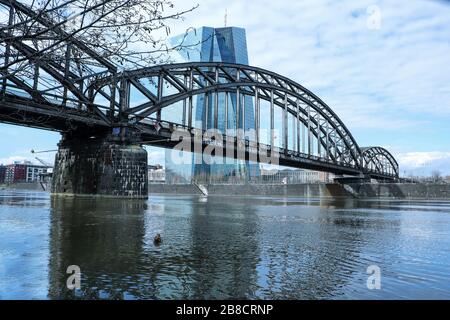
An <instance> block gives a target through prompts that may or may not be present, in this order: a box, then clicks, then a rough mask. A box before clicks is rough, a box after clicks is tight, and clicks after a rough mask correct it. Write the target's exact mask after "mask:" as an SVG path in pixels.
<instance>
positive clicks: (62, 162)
mask: <svg viewBox="0 0 450 320" xmlns="http://www.w3.org/2000/svg"><path fill="white" fill-rule="evenodd" d="M126 130H127V128H121V129H117V133H116V134H114V133H109V132H108V133H104V132H103V133H95V134H86V133H81V132H71V133H66V134H63V137H62V139H61V141H60V142H59V144H58V152H57V154H56V157H55V166H54V172H53V181H52V188H51V192H52V194H53V195H67V196H111V197H123V198H138V199H147V198H148V175H147V170H148V169H147V151H146V150H145V149H144V148H143V147H142V146H141V145H139V143H138V142H137V140H135V141H133V134H132V133H131V132H130V133H127V131H126ZM114 131H115V130H113V132H114Z"/></svg>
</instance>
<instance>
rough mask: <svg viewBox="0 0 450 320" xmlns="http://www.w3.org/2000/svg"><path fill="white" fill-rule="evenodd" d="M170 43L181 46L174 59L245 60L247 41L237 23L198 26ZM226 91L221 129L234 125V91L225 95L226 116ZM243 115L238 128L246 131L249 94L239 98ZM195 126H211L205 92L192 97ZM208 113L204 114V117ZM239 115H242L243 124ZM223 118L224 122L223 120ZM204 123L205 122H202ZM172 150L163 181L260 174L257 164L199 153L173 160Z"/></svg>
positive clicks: (251, 116) (250, 123) (250, 114)
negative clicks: (211, 158) (186, 159)
mask: <svg viewBox="0 0 450 320" xmlns="http://www.w3.org/2000/svg"><path fill="white" fill-rule="evenodd" d="M169 42H170V45H171V46H172V47H176V46H180V47H181V50H178V51H175V52H174V53H173V54H172V58H173V60H174V62H187V61H192V62H197V61H199V62H229V63H239V64H248V63H249V62H248V53H247V41H246V36H245V29H243V28H237V27H225V28H211V27H201V28H198V29H195V30H192V31H190V32H188V33H187V34H183V35H180V36H176V37H173V38H171V39H170V40H169ZM225 99H226V97H225V95H224V94H219V97H218V106H219V107H218V114H217V118H218V127H219V128H218V129H219V130H220V131H221V132H222V133H224V132H225V128H227V129H231V130H234V129H235V128H236V95H235V94H230V95H229V96H228V115H227V117H225V107H224V105H225ZM241 103H242V105H243V107H244V109H245V117H240V123H239V126H238V127H239V128H244V129H245V130H246V131H248V130H251V129H254V119H255V118H254V108H253V99H252V97H249V96H245V97H244V98H243V100H242V102H241ZM194 108H195V110H194V113H193V114H194V116H195V119H193V123H194V126H195V127H197V128H204V129H205V128H208V129H210V128H212V127H213V123H214V103H213V99H212V98H211V97H210V98H209V99H208V98H207V97H206V96H205V95H199V96H197V97H195V102H194ZM206 117H207V118H206ZM242 118H245V119H244V121H245V123H244V126H243V123H242ZM225 120H227V121H226V123H225ZM205 123H206V125H205ZM173 152H176V151H173V150H169V149H168V150H166V159H165V162H166V182H167V183H186V182H190V181H192V180H195V181H200V182H212V183H213V182H214V181H217V182H222V181H228V180H233V181H236V180H242V181H245V180H247V179H248V178H250V177H253V176H259V174H260V170H259V164H257V163H250V162H249V161H243V160H235V159H222V158H220V159H219V158H215V159H214V160H215V161H214V163H212V164H207V163H205V161H204V159H203V158H202V155H200V154H192V163H189V164H181V165H180V164H175V163H174V162H173V161H172V159H173V158H172V153H173Z"/></svg>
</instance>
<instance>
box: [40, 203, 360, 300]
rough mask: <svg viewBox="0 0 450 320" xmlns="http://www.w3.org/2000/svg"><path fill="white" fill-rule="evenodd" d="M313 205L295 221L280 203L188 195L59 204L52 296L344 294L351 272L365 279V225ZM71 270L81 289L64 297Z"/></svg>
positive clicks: (51, 273)
mask: <svg viewBox="0 0 450 320" xmlns="http://www.w3.org/2000/svg"><path fill="white" fill-rule="evenodd" d="M297 204H298V203H297ZM311 204H312V206H310V207H307V208H306V209H305V214H302V215H301V216H290V215H289V211H290V210H289V207H290V206H291V205H295V203H291V202H287V203H283V201H281V202H279V201H277V200H274V199H272V200H270V199H265V200H264V199H262V200H261V203H260V204H258V205H255V204H254V203H253V201H250V200H245V199H236V200H233V201H232V203H230V201H229V200H227V199H221V198H214V197H213V198H211V197H210V198H208V199H206V198H202V197H190V196H186V197H176V198H170V197H169V198H156V199H152V203H151V204H150V203H147V202H145V201H140V200H136V201H120V200H111V201H109V200H108V201H105V200H104V199H92V198H91V199H88V198H87V199H73V198H72V199H71V198H54V199H53V200H52V203H51V207H52V213H51V233H50V239H51V242H50V244H51V246H50V247H51V255H50V263H49V266H50V269H49V281H50V286H49V297H50V298H53V299H60V298H82V299H85V298H91V299H92V298H95V299H97V298H108V299H111V298H112V299H116V298H118V299H123V298H128V299H134V298H145V299H165V298H188V299H199V298H200V299H208V298H320V297H333V296H335V295H339V294H340V293H339V291H340V290H341V288H342V287H345V286H346V285H348V281H350V279H351V278H352V274H353V273H356V274H358V273H361V271H362V272H364V271H365V269H364V268H363V267H362V266H360V265H359V264H360V263H361V262H362V261H359V262H358V257H359V256H360V250H361V246H362V245H363V243H364V241H363V235H362V231H363V229H364V228H363V227H364V225H363V224H360V223H359V222H358V221H359V220H358V219H348V217H345V218H344V217H341V218H340V215H339V214H337V215H336V216H332V215H329V214H328V213H327V209H326V207H322V206H318V205H317V204H320V203H314V202H311ZM331 205H332V206H335V205H338V206H345V205H346V204H345V202H341V203H331ZM348 205H349V206H351V205H352V203H348ZM274 208H277V209H276V210H277V213H274ZM317 222H319V223H317ZM342 227H345V228H350V230H351V232H347V231H344V232H342ZM156 233H161V234H162V235H163V243H162V244H161V245H160V246H155V245H154V243H153V236H154V235H155V234H156ZM69 265H78V266H79V267H80V268H81V273H82V286H81V290H75V291H71V290H68V289H66V280H67V278H68V274H66V269H67V267H68V266H69ZM358 266H359V267H360V270H359V269H358V268H356V267H358ZM361 268H362V269H361ZM355 269H356V270H355ZM363 284H364V282H363Z"/></svg>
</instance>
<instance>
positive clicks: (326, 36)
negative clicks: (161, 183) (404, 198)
mask: <svg viewBox="0 0 450 320" xmlns="http://www.w3.org/2000/svg"><path fill="white" fill-rule="evenodd" d="M173 3H174V4H175V8H176V9H178V10H182V9H187V8H188V7H191V6H193V5H196V4H197V3H198V4H199V8H197V9H196V10H195V11H194V12H192V13H188V14H187V15H186V16H185V19H184V21H178V22H177V23H176V24H172V25H171V33H172V35H177V34H180V33H183V32H185V30H186V29H188V28H189V27H201V26H212V27H223V26H224V23H225V21H224V20H225V12H227V25H228V26H238V27H243V28H245V29H246V33H247V45H248V51H249V60H250V65H253V66H257V67H261V68H264V69H268V70H271V71H274V72H276V73H279V74H281V75H284V76H287V77H289V78H291V79H292V80H294V81H296V82H298V83H300V84H301V85H303V86H305V87H306V88H308V89H310V90H311V91H312V92H314V93H315V94H316V95H318V96H319V97H320V98H321V99H322V100H323V101H325V102H326V103H327V104H328V105H329V106H330V107H331V108H332V109H333V110H334V111H335V113H336V114H337V115H338V116H339V117H340V118H341V119H342V121H343V122H344V123H345V124H346V126H347V127H348V128H349V130H350V131H351V132H352V134H353V136H354V137H355V139H356V141H357V142H358V144H359V145H360V146H361V147H364V146H382V147H385V148H387V149H388V150H389V151H391V152H392V153H393V154H394V156H395V157H396V158H397V160H398V162H399V164H400V170H401V174H402V175H405V176H407V175H410V174H414V175H426V174H429V173H430V172H432V171H433V170H439V171H441V172H442V173H443V174H448V175H450V142H449V140H450V129H449V124H450V1H437V0H436V1H434V0H428V1H427V0H396V1H392V0H391V1H373V0H372V1H364V0H345V1H326V0H304V1H292V0H278V1H266V0H248V1H242V0H240V1H239V0H228V1H223V0H200V1H192V2H191V1H189V0H173ZM58 140H59V134H58V133H55V132H48V131H42V130H36V129H29V128H23V127H18V126H10V125H4V124H0V145H1V148H0V163H4V164H6V163H9V162H11V161H12V160H22V159H33V156H32V155H31V153H30V150H31V149H36V150H53V149H56V144H57V142H58ZM148 151H149V163H164V151H163V150H161V149H155V148H149V149H148ZM38 156H39V157H40V158H42V159H44V160H47V161H50V162H53V159H52V157H53V156H54V153H43V154H40V155H38Z"/></svg>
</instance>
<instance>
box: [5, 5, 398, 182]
mask: <svg viewBox="0 0 450 320" xmlns="http://www.w3.org/2000/svg"><path fill="white" fill-rule="evenodd" d="M0 5H1V6H3V8H7V10H8V11H9V21H8V24H6V26H3V27H2V28H0V38H1V51H2V55H1V56H2V58H1V60H0V64H1V67H0V76H2V80H1V81H0V94H1V97H0V98H1V102H0V105H1V107H0V121H3V122H8V123H13V124H19V125H28V126H34V127H38V128H45V129H51V130H57V131H62V132H67V131H71V130H73V131H74V130H75V129H77V128H78V129H79V128H83V130H88V129H89V128H91V129H92V128H94V129H95V128H97V129H98V128H106V129H108V128H109V129H111V128H132V129H134V130H136V132H138V133H139V136H140V141H141V142H142V143H148V144H153V145H160V146H163V147H168V148H171V147H174V145H175V142H176V141H171V140H170V139H169V138H170V136H171V134H172V133H173V132H174V131H177V130H179V131H184V132H188V133H189V134H191V135H192V136H195V135H196V134H197V135H198V133H200V135H201V136H204V133H205V132H207V131H208V130H211V129H217V130H219V129H220V130H222V131H223V132H222V135H221V138H220V140H222V141H219V142H220V144H223V143H225V142H227V141H228V140H230V139H231V140H232V141H233V143H234V144H235V145H238V144H242V145H244V146H245V154H246V155H249V154H251V153H256V154H260V152H261V150H263V151H264V152H269V151H270V152H271V151H273V150H276V152H277V153H278V154H279V164H280V165H287V166H292V167H300V168H307V169H314V170H323V171H329V172H334V173H337V174H350V175H361V174H363V175H366V176H370V177H373V178H376V179H391V180H395V179H397V178H398V176H399V170H398V164H397V162H396V161H395V159H394V157H393V156H392V155H391V154H390V153H389V152H388V151H387V150H386V149H383V148H381V147H370V148H360V147H359V146H358V144H357V142H356V140H355V138H354V137H353V136H352V134H351V133H350V131H349V130H348V129H347V127H346V126H345V124H344V123H343V122H342V121H341V119H339V117H338V116H337V115H336V114H335V112H333V110H332V109H331V108H330V107H329V106H328V105H327V104H326V103H325V102H323V101H322V100H321V99H320V98H319V97H317V96H316V95H315V94H314V93H312V92H311V91H309V90H308V89H306V88H304V87H303V86H301V85H300V84H298V83H296V82H295V81H293V80H290V79H288V78H286V77H284V76H281V75H278V74H276V73H274V72H271V71H268V70H264V69H261V68H256V67H251V66H247V65H238V64H228V63H214V62H190V63H182V64H171V65H161V66H155V67H149V68H143V69H138V70H131V71H123V72H118V70H117V68H116V67H115V66H114V64H112V63H111V62H109V61H108V60H106V59H104V58H102V57H101V56H99V55H98V54H97V53H96V52H95V51H94V50H92V49H90V48H89V47H87V46H86V45H85V44H83V42H81V41H78V40H77V39H76V38H75V37H70V36H68V35H67V34H66V33H65V31H64V30H62V29H61V28H59V27H58V26H56V25H55V24H54V23H53V22H52V20H51V19H49V18H48V17H45V16H44V15H38V14H36V13H35V12H33V11H32V10H30V9H29V8H28V7H27V6H25V5H23V4H21V3H19V2H18V1H9V0H0ZM17 21H19V22H20V23H17ZM30 21H34V22H33V27H31V26H29V24H30V23H31V22H30ZM13 22H16V25H19V27H15V28H11V27H9V28H8V26H12V25H13ZM45 28H47V29H45ZM42 29H44V30H48V31H47V32H46V33H45V32H44V33H43V31H41V30H42ZM30 30H32V31H34V32H35V34H39V35H40V36H42V38H43V39H44V40H39V39H40V38H37V37H34V38H33V37H32V36H30V35H29V32H30ZM31 38H33V41H30V39H31ZM48 39H53V40H54V41H55V43H57V45H56V46H55V48H54V50H53V52H54V51H55V50H58V53H60V54H59V56H63V57H65V58H64V59H59V60H58V59H56V60H55V58H54V55H53V53H52V52H49V51H47V52H45V53H42V51H43V50H42V48H41V46H42V43H41V42H43V41H48ZM47 45H48V44H47ZM16 61H20V62H21V66H22V67H21V68H19V67H18V63H16ZM23 65H25V67H23ZM249 99H250V100H249ZM197 101H203V103H202V105H203V106H206V107H205V112H203V114H204V118H202V119H198V118H196V117H195V115H194V109H196V108H197V107H198V106H199V104H198V103H197ZM248 101H251V105H252V107H251V112H249V110H248V108H247V107H246V105H247V104H248ZM165 113H168V114H169V118H174V117H175V118H178V120H177V121H174V120H173V119H166V118H165V117H164V114H165ZM249 119H250V121H249ZM250 122H251V123H250ZM264 124H265V126H264ZM264 130H266V131H268V134H267V135H264V134H263V131H264ZM277 131H278V132H277ZM201 143H202V144H203V145H208V144H216V145H217V143H218V141H217V138H216V137H215V138H214V139H212V140H211V139H205V140H203V139H202V142H201ZM233 157H237V155H236V154H235V153H233ZM257 161H262V159H261V157H258V158H257Z"/></svg>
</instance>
